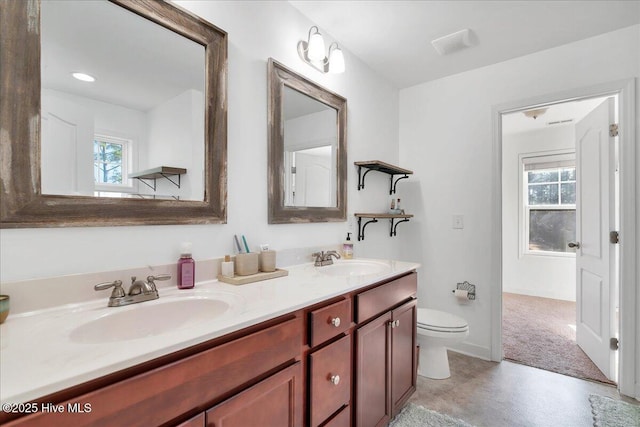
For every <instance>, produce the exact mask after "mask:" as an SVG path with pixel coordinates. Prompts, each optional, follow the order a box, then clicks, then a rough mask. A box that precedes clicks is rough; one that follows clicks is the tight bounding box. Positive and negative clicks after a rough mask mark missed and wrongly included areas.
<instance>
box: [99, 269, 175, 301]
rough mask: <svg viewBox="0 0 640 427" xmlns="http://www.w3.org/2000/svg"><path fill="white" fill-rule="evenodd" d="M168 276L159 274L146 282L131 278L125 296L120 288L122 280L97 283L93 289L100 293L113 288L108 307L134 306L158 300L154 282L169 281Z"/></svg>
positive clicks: (148, 277) (149, 277)
mask: <svg viewBox="0 0 640 427" xmlns="http://www.w3.org/2000/svg"><path fill="white" fill-rule="evenodd" d="M169 279H171V275H170V274H159V275H157V276H147V281H146V282H145V281H142V280H137V278H136V276H132V277H131V287H129V292H128V293H126V294H125V292H124V289H123V288H122V280H114V281H113V282H104V283H98V284H97V285H95V286H94V287H93V289H95V290H96V291H102V290H104V289H109V288H111V287H113V291H112V292H111V296H110V297H109V304H108V306H109V307H122V306H123V305H129V304H136V303H139V302H144V301H151V300H154V299H158V298H159V297H160V295H159V294H158V289H157V288H156V284H155V281H156V280H169Z"/></svg>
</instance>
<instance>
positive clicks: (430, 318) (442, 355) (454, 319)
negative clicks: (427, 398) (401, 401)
mask: <svg viewBox="0 0 640 427" xmlns="http://www.w3.org/2000/svg"><path fill="white" fill-rule="evenodd" d="M467 336H469V325H468V324H467V321H466V320H464V319H463V318H462V317H458V316H455V315H453V314H450V313H445V312H444V311H438V310H431V309H428V308H418V343H419V344H420V359H419V361H418V375H421V376H423V377H427V378H432V379H435V380H442V379H445V378H449V377H450V376H451V372H450V371H449V359H448V358H447V348H446V347H448V346H450V345H452V344H454V343H457V342H460V341H463V340H464V339H465V338H466V337H467Z"/></svg>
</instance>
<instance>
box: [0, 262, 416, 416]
mask: <svg viewBox="0 0 640 427" xmlns="http://www.w3.org/2000/svg"><path fill="white" fill-rule="evenodd" d="M359 261H367V262H370V263H375V264H378V267H379V268H378V270H380V271H378V272H377V273H372V274H367V275H358V276H331V275H328V274H327V273H326V271H328V270H325V272H323V270H322V269H323V268H326V267H314V266H313V264H302V265H297V266H292V267H288V268H287V270H288V271H289V275H288V276H286V277H281V278H277V279H271V280H266V281H262V282H256V283H251V284H247V285H241V286H234V285H228V284H225V283H222V282H218V281H215V280H213V281H208V282H201V283H197V284H196V287H195V288H194V289H193V290H178V289H175V288H161V287H159V292H160V298H159V299H158V300H154V301H149V302H143V303H139V304H133V305H130V306H126V307H117V308H109V307H106V305H107V299H108V298H107V297H106V296H105V297H104V298H100V299H99V300H93V301H90V302H86V303H82V304H73V305H65V306H62V307H56V308H51V309H46V310H39V311H33V312H30V313H22V314H17V315H14V316H12V315H9V317H8V319H7V320H6V321H5V323H4V324H2V325H0V401H1V402H2V403H24V402H29V401H32V400H34V399H38V398H40V397H43V396H46V395H49V394H51V393H54V392H56V391H60V390H63V389H66V388H68V387H71V386H74V385H77V384H81V383H84V382H86V381H89V380H92V379H95V378H99V377H101V376H104V375H107V374H110V373H113V372H116V371H119V370H121V369H125V368H128V367H131V366H135V365H137V364H140V363H142V362H145V361H148V360H152V359H154V358H157V357H159V356H163V355H166V354H170V353H173V352H175V351H177V350H181V349H184V348H187V347H190V346H192V345H195V344H199V343H202V342H205V341H208V340H211V339H213V338H217V337H221V336H223V335H226V334H228V333H230V332H234V331H238V330H240V329H243V328H246V327H248V326H252V325H255V324H258V323H261V322H263V321H265V320H269V319H272V318H275V317H277V316H280V315H283V314H286V313H290V312H292V311H295V310H298V309H300V308H303V307H306V306H309V305H312V304H315V303H317V302H321V301H323V300H326V299H329V298H332V297H335V296H338V295H341V294H344V293H346V292H350V291H353V290H357V289H359V288H362V287H365V286H368V285H371V284H373V283H376V282H379V281H382V280H385V279H389V278H392V277H396V276H399V275H402V274H404V273H406V272H409V271H412V270H416V269H417V268H418V267H420V265H419V264H417V263H412V262H401V261H392V260H352V261H338V262H337V263H336V265H339V264H347V263H358V262H359ZM212 293H215V294H217V295H222V296H223V297H224V299H225V300H226V301H227V302H228V303H229V305H230V308H229V310H228V312H226V313H225V314H224V315H222V316H219V317H217V318H214V319H212V320H206V321H199V322H197V323H195V324H193V323H192V324H186V325H184V326H181V327H177V328H172V329H171V330H170V331H168V332H163V333H160V334H156V335H151V336H145V337H142V338H136V339H126V340H112V341H110V342H97V343H94V342H91V343H86V342H82V343H80V342H76V341H74V340H73V339H72V338H71V336H72V331H74V330H75V329H76V328H77V327H78V326H80V325H85V324H87V323H88V322H92V321H95V320H96V319H99V318H102V317H105V316H108V315H111V314H113V313H116V312H117V311H122V310H125V311H127V310H131V311H133V310H135V309H136V308H138V307H142V306H146V307H149V308H150V307H151V305H154V304H156V305H161V304H167V302H166V301H170V300H171V298H175V297H176V296H178V297H180V298H182V297H185V296H186V297H189V298H193V299H198V298H200V297H205V296H206V295H210V294H212ZM107 295H108V293H107ZM163 297H164V300H163ZM142 311H144V310H142ZM156 311H157V310H156ZM179 314H180V313H176V312H174V313H173V317H176V316H177V317H178V318H179ZM140 317H141V318H140V319H135V322H130V323H132V324H127V325H126V327H127V328H131V329H132V330H135V328H137V327H138V325H143V326H144V325H145V323H148V322H150V319H145V318H143V316H140ZM129 319H131V316H129ZM122 327H124V326H122V325H114V328H122Z"/></svg>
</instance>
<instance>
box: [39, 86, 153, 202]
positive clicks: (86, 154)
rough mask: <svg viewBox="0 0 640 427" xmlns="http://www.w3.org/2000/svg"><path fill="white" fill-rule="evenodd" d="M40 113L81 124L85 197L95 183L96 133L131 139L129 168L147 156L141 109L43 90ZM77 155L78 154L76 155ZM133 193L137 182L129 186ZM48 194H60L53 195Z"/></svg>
mask: <svg viewBox="0 0 640 427" xmlns="http://www.w3.org/2000/svg"><path fill="white" fill-rule="evenodd" d="M42 106H43V112H44V111H49V110H51V111H52V112H54V114H60V115H61V117H62V118H66V117H73V116H75V117H79V116H80V114H81V117H82V122H83V123H78V124H79V125H81V127H82V135H81V136H80V135H79V139H80V142H82V141H84V144H83V148H82V153H83V154H81V156H82V158H83V159H84V160H83V161H78V168H79V169H80V168H82V170H83V173H82V179H81V180H82V182H80V183H79V191H80V192H81V193H82V194H85V195H93V192H94V191H95V184H94V181H93V178H94V177H93V138H94V134H95V133H102V134H106V135H109V136H115V137H120V138H126V139H131V140H133V150H134V151H135V153H134V156H133V159H134V164H133V165H132V169H133V170H134V171H135V170H137V169H138V163H137V161H138V159H139V158H146V157H147V114H146V113H144V112H143V111H140V110H135V109H132V108H126V107H122V106H120V105H115V104H110V103H107V102H102V101H97V100H95V99H91V98H85V97H82V96H77V95H73V94H70V93H66V92H60V91H57V90H52V89H46V90H44V91H43V96H42ZM79 155H80V154H79ZM132 185H133V188H134V190H133V191H134V192H135V191H136V189H137V186H138V183H137V182H135V181H134V182H133V183H132ZM51 194H62V193H57V192H52V193H51Z"/></svg>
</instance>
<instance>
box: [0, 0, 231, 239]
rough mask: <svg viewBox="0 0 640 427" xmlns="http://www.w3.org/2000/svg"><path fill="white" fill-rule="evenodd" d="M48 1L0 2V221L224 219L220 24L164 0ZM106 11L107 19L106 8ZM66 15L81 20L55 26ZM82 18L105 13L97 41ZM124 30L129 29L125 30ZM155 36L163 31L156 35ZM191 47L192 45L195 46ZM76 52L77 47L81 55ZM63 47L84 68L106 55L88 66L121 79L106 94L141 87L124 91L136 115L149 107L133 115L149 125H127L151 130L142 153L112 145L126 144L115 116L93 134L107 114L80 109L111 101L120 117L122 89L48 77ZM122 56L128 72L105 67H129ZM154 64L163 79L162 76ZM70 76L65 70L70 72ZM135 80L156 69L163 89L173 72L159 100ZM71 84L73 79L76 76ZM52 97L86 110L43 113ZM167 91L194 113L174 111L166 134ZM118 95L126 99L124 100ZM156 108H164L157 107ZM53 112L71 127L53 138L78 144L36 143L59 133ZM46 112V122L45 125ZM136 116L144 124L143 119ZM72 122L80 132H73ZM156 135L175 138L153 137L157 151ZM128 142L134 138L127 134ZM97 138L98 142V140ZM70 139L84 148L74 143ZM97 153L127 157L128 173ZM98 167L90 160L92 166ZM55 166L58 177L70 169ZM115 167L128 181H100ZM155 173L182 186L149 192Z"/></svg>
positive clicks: (105, 77) (153, 75)
mask: <svg viewBox="0 0 640 427" xmlns="http://www.w3.org/2000/svg"><path fill="white" fill-rule="evenodd" d="M55 3H56V2H51V4H49V2H46V1H42V2H41V1H40V0H24V1H3V2H1V3H0V7H1V8H2V11H1V12H2V13H0V19H1V21H0V31H1V37H2V49H0V68H1V69H2V80H1V81H0V129H1V130H2V132H1V135H0V143H1V146H0V147H1V162H2V164H1V176H0V178H1V180H2V182H1V188H0V191H1V194H0V195H1V197H2V203H1V206H0V227H1V228H26V227H68V226H111V225H146V224H204V223H224V222H226V199H227V195H226V188H227V187H226V175H227V166H226V162H227V159H226V156H227V111H226V110H227V100H226V76H227V34H226V33H225V32H224V31H222V30H220V29H218V28H216V27H215V26H213V25H212V24H210V23H208V22H206V21H204V20H202V19H201V18H199V17H197V16H195V15H192V14H190V13H188V12H186V11H185V10H183V9H180V8H178V7H176V6H174V5H172V4H171V3H170V2H168V1H164V0H158V1H136V0H100V1H92V2H66V3H65V4H64V5H62V4H61V5H57V4H55ZM63 6H64V7H63ZM72 7H77V8H78V9H77V11H78V12H77V14H76V10H75V9H74V10H73V11H67V10H66V9H65V8H72ZM92 8H93V9H92ZM90 9H92V11H90ZM96 9H99V12H95V10H96ZM47 11H49V12H51V13H49V16H51V17H55V16H56V15H57V17H58V18H60V19H61V20H60V21H58V22H57V23H55V27H54V26H52V25H53V24H50V22H52V21H47V23H45V22H44V21H43V20H42V19H43V18H44V15H45V12H47ZM83 12H87V15H85V16H83V15H82V13H83ZM89 13H91V14H90V15H89ZM107 15H108V17H107ZM69 16H72V19H71V20H69V19H68V18H69ZM111 17H112V18H113V19H109V18H111ZM85 18H86V19H85ZM101 21H104V22H101ZM65 22H66V23H68V22H73V23H77V24H78V25H80V26H82V25H85V27H79V28H78V29H73V30H69V31H64V28H65V27H64V25H65ZM90 22H94V23H101V24H104V32H105V33H106V37H104V38H105V39H106V42H105V43H98V42H97V41H96V42H92V41H88V40H94V39H92V37H94V36H95V34H94V33H98V32H99V31H98V29H97V28H95V27H91V26H92V25H93V24H90ZM129 23H131V25H129ZM41 24H42V25H41ZM87 26H88V27H87ZM52 28H58V29H62V30H58V31H57V34H61V35H63V36H66V37H67V38H66V41H67V44H65V42H64V40H65V39H62V41H61V40H60V39H47V38H45V33H46V35H47V36H50V35H52V34H54V33H56V31H52ZM94 30H95V31H94ZM161 33H163V34H165V35H166V36H167V39H164V38H162V39H160V38H159V37H158V34H161ZM83 35H84V37H83ZM127 35H130V36H129V37H128V38H127ZM89 36H91V37H89ZM160 40H162V41H160ZM165 40H170V41H169V42H165ZM83 41H84V42H85V43H84V44H85V46H83V47H84V48H86V49H85V50H82V49H79V48H78V46H76V45H75V43H76V42H77V43H79V44H82V43H83ZM72 42H73V43H74V44H72ZM144 43H147V44H144ZM51 47H53V50H52V49H49V48H51ZM134 47H138V48H139V50H138V51H134V52H129V53H126V54H124V56H116V55H119V54H120V53H122V52H121V51H125V50H128V49H132V48H134ZM180 47H183V48H184V49H180ZM187 51H188V52H187ZM191 52H195V53H196V54H195V55H193V54H192V53H191ZM83 53H84V56H81V55H82V54H83ZM174 53H175V54H174ZM66 54H70V55H66ZM66 56H68V57H69V58H71V59H72V60H73V61H75V64H76V65H77V64H86V66H87V67H88V68H91V67H93V66H94V65H95V66H98V65H102V66H104V67H105V68H101V71H100V72H101V73H102V74H101V76H100V77H101V78H100V77H97V78H96V81H98V82H100V83H105V84H106V83H107V81H108V82H119V83H120V85H119V86H111V88H112V89H113V90H112V91H111V94H113V96H114V97H115V93H116V92H118V93H125V94H131V93H133V92H136V93H138V94H139V95H140V96H139V97H138V98H137V100H133V101H132V103H134V104H135V103H136V102H138V103H139V105H140V108H139V110H140V111H142V113H141V114H140V115H142V116H145V114H146V113H147V112H148V114H147V115H146V116H145V119H143V120H147V122H145V123H146V125H145V126H147V127H145V128H144V130H142V131H140V132H138V133H137V134H136V136H138V137H139V136H140V134H142V135H143V137H140V138H139V140H143V139H144V137H146V138H147V140H148V142H149V144H148V145H147V146H146V148H144V149H143V148H140V152H141V153H142V154H140V156H139V158H140V159H141V160H140V164H138V163H133V162H131V157H132V156H129V157H126V156H124V155H121V154H120V153H121V151H122V150H121V146H124V145H126V144H130V143H131V139H127V138H126V137H123V136H122V135H119V134H118V132H119V129H118V128H116V129H115V132H114V135H109V137H105V138H102V136H103V135H101V137H100V138H97V136H98V134H99V133H100V134H101V133H103V132H100V128H101V127H105V126H107V125H101V124H97V120H95V117H96V116H95V115H94V116H90V117H89V119H86V120H85V119H83V118H85V117H87V116H86V114H85V113H87V108H85V107H86V105H89V104H91V105H98V104H99V106H100V108H101V109H102V110H107V109H108V110H110V111H112V110H117V109H118V108H120V110H118V111H119V113H118V114H119V115H118V117H119V118H120V119H122V120H121V121H125V120H128V121H131V120H132V116H133V115H135V114H137V113H134V114H123V113H122V108H121V107H123V106H125V104H123V103H122V101H121V100H120V98H118V99H114V100H111V101H110V100H106V99H104V97H103V98H99V97H98V96H95V97H94V96H90V95H89V93H90V92H91V91H87V92H84V93H77V92H75V93H74V92H73V91H72V90H66V88H65V87H61V86H53V85H50V83H51V81H52V74H51V72H52V70H57V69H58V68H57V67H58V65H59V64H58V62H57V61H58V60H59V59H60V58H61V57H66ZM160 57H162V58H163V59H165V62H159V59H160ZM187 57H189V58H195V60H194V62H190V64H196V65H195V66H193V67H191V68H190V69H189V68H187V67H184V66H183V65H184V64H183V63H184V62H185V58H187ZM121 58H125V59H126V58H129V59H131V60H132V62H134V60H135V62H137V63H138V65H141V66H142V67H143V68H142V71H140V72H139V74H138V75H137V76H136V78H135V79H134V77H133V76H131V75H130V78H129V79H128V78H127V75H128V74H126V73H123V74H114V73H113V72H114V68H122V69H125V68H126V69H127V70H128V69H129V68H128V66H129V65H130V64H128V63H127V64H125V63H124V60H125V59H121ZM109 62H118V63H119V64H116V65H120V67H111V68H108V65H109V64H108V63H109ZM149 64H154V65H152V66H151V70H149V69H148V68H144V67H149ZM174 66H175V67H174ZM131 68H133V67H131ZM71 71H83V70H78V69H73V70H66V71H65V77H66V78H67V79H69V76H70V75H71ZM192 75H195V76H196V77H195V79H196V80H199V82H200V83H199V86H198V87H196V88H195V89H193V86H187V85H186V84H185V85H183V83H184V81H185V80H187V79H191V78H192ZM161 76H164V77H166V78H167V79H168V80H167V79H165V80H160V77H161ZM69 81H71V82H73V80H69ZM145 81H148V82H152V81H159V82H160V83H159V84H160V86H156V87H162V88H163V89H164V88H165V87H167V86H170V85H171V81H173V82H174V83H176V85H175V88H174V89H175V90H174V93H173V95H167V96H165V98H164V100H163V101H161V102H162V103H159V104H153V106H151V107H150V106H149V102H150V100H149V98H150V96H149V94H150V93H151V91H149V90H146V91H144V90H143V88H142V83H144V82H145ZM69 84H76V85H78V82H75V83H69ZM80 84H82V83H80ZM86 87H88V86H86ZM102 93H103V94H104V93H105V92H102ZM106 93H108V94H109V91H108V90H107V91H106ZM52 94H53V96H52ZM54 98H55V101H56V102H57V103H58V104H56V106H59V105H63V106H64V108H62V107H58V110H56V111H60V110H63V109H64V111H65V112H67V111H74V112H75V111H78V112H79V113H78V115H79V116H80V115H81V114H85V115H83V116H81V117H83V118H81V119H79V120H78V122H73V123H71V122H69V121H65V120H64V119H60V117H59V115H57V116H56V114H51V115H50V114H49V112H50V111H51V110H53V109H50V108H49V107H50V106H51V105H52V104H53V103H52V99H54ZM174 99H179V100H180V102H182V103H183V104H181V105H189V106H193V108H192V110H191V111H193V115H192V116H190V117H186V119H185V120H184V121H183V122H182V123H186V125H185V126H183V127H178V126H174V127H172V130H173V131H174V132H173V133H172V134H171V135H170V137H169V136H168V133H169V132H167V131H166V129H167V126H166V125H167V118H169V119H172V118H173V117H174V116H178V115H179V114H182V113H183V111H184V109H180V108H178V107H177V105H178V104H177V101H176V102H175V103H173V104H172V107H173V108H174V109H173V110H171V109H169V108H164V107H165V106H166V105H167V103H169V102H172V101H173V100H174ZM78 100H81V102H83V104H80V103H77V102H80V101H78ZM69 106H71V107H69ZM116 107H117V108H116ZM125 107H126V108H128V109H129V110H131V111H133V107H131V106H130V105H126V106H125ZM97 108H98V107H96V109H97ZM161 110H162V113H164V115H162V114H161V113H160V111H161ZM136 111H137V110H136ZM172 111H175V112H178V113H179V114H175V113H172ZM54 116H55V117H56V119H60V120H59V122H60V123H62V124H63V125H68V124H69V126H68V128H69V129H70V130H69V132H67V134H65V135H63V138H62V139H64V138H67V140H71V141H72V142H75V141H74V138H76V139H77V142H78V144H84V145H83V148H82V150H79V149H78V150H75V149H72V150H66V148H63V149H54V150H52V149H51V148H50V147H45V146H43V143H45V142H46V143H48V141H53V140H56V141H57V140H58V139H59V138H58V137H59V136H60V132H58V133H56V132H51V131H50V127H51V126H50V125H51V123H50V122H51V121H52V120H49V119H50V118H52V117H54ZM152 121H154V123H158V124H159V125H155V127H154V125H153V124H149V123H151V122H152ZM45 122H47V128H46V129H45V126H44V124H45ZM106 122H107V120H102V122H101V123H106ZM109 122H110V123H111V122H115V120H112V117H109ZM78 123H80V124H81V125H86V123H90V125H87V126H85V127H84V128H82V129H85V130H83V131H82V132H79V131H77V129H80V127H79V126H80V125H78ZM74 126H76V127H74ZM163 126H164V127H163ZM114 128H115V126H114ZM140 128H141V129H142V127H141V126H140ZM86 129H89V130H88V131H87V130H86ZM62 133H64V132H62ZM123 133H124V131H123ZM80 134H82V135H83V136H84V137H83V138H80V137H76V136H75V135H80ZM52 135H53V137H52ZM66 135H72V136H71V137H68V136H66ZM155 136H160V137H165V139H167V140H168V139H173V143H174V146H172V148H170V149H169V148H167V147H166V146H163V147H162V148H163V150H162V154H160V155H158V154H157V152H152V148H150V147H153V144H152V141H156V143H157V141H158V139H159V138H156V137H155ZM56 138H58V139H56ZM98 139H99V140H98ZM176 141H177V142H176ZM134 143H137V142H135V141H134ZM175 144H177V145H175ZM140 146H143V144H140ZM87 147H88V148H87ZM96 147H98V148H96ZM114 147H115V148H114ZM65 150H66V151H69V152H70V153H72V156H75V157H76V158H77V159H80V160H73V159H71V160H70V159H69V157H67V156H66V155H65V154H64V153H65ZM94 150H95V151H94ZM99 150H102V151H101V152H99ZM109 150H111V151H109ZM170 150H173V153H174V154H173V157H170V158H171V159H175V158H176V157H179V156H176V154H175V153H176V152H178V154H184V156H183V157H184V158H185V159H187V160H185V161H186V162H189V161H191V159H196V160H193V162H192V165H193V166H186V167H185V166H184V165H183V164H167V163H165V162H166V160H164V159H165V158H167V157H169V154H167V153H169V152H171V151H170ZM80 151H82V153H83V154H81V155H79V154H77V153H79V152H80ZM114 152H116V154H114ZM52 153H53V154H56V155H57V156H58V157H54V160H50V155H51V154H52ZM191 153H193V154H191ZM70 156H71V155H70ZM158 156H160V157H158ZM107 157H109V158H114V157H118V158H119V159H120V160H119V161H120V162H121V163H122V165H124V164H125V162H130V163H131V164H133V166H132V167H130V168H129V170H128V171H127V172H126V173H125V172H124V171H122V170H120V169H117V167H116V169H113V168H110V167H109V168H108V167H106V166H104V165H103V166H104V167H102V169H100V168H101V163H100V162H104V161H106V160H104V159H106V158H107ZM152 157H153V158H154V159H155V160H154V161H153V162H152V161H148V163H157V164H150V165H147V164H145V163H142V161H143V160H149V158H152ZM92 168H93V172H92ZM70 169H72V170H70ZM96 169H98V170H99V172H96ZM107 169H109V172H110V174H109V176H107V175H108V174H107ZM122 169H124V166H123V167H122ZM81 170H82V171H81ZM187 170H188V171H189V172H187ZM100 172H103V173H104V174H103V175H104V177H103V178H104V180H103V181H99V178H97V177H96V176H98V175H99V174H100ZM186 173H188V175H187V176H185V174H186ZM181 175H182V176H181ZM61 177H63V178H64V177H67V178H68V180H65V179H62V178H61ZM87 177H88V179H87ZM105 177H106V178H105ZM114 177H116V178H114ZM94 179H95V181H94ZM117 179H122V180H126V181H128V182H127V183H119V187H118V186H117V185H116V186H110V185H109V184H113V183H114V180H117ZM58 181H59V182H61V183H62V184H60V183H59V182H58ZM70 181H72V183H71V185H69V182H70ZM143 181H144V182H143ZM156 181H162V183H160V182H158V183H157V186H158V187H161V186H162V185H165V184H166V187H167V188H172V189H173V187H177V188H179V189H180V190H181V191H182V193H181V194H178V195H176V194H170V195H167V196H165V195H160V194H157V193H159V192H157V191H156V192H155V194H154V193H153V191H155V190H156ZM132 183H133V184H132ZM98 184H100V185H98ZM147 186H149V187H152V188H153V191H151V190H148V189H147ZM116 187H117V188H116ZM194 188H195V190H194ZM138 190H139V191H138ZM185 190H187V191H190V192H188V193H187V195H186V196H184V193H185ZM150 193H151V194H150Z"/></svg>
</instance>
